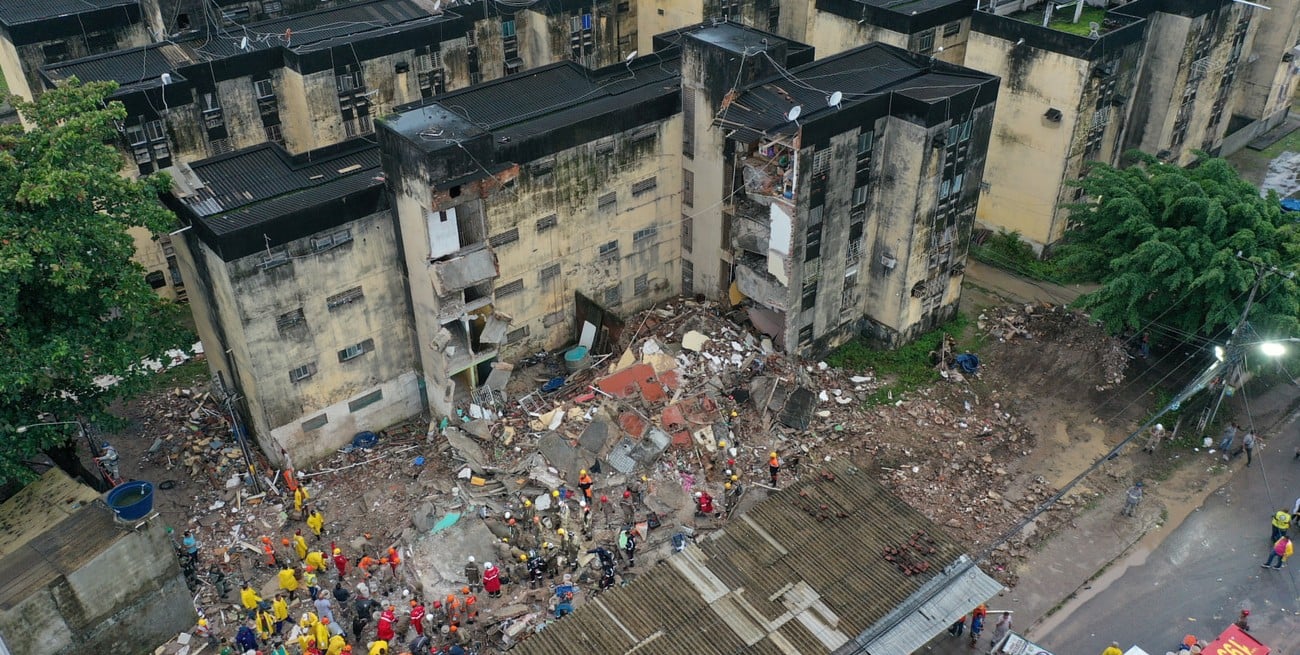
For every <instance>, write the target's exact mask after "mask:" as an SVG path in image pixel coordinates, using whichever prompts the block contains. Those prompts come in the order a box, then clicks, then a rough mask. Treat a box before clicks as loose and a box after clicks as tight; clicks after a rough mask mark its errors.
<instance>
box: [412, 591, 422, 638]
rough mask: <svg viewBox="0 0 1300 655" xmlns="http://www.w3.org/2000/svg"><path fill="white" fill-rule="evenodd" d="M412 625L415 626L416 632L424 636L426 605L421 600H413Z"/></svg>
mask: <svg viewBox="0 0 1300 655" xmlns="http://www.w3.org/2000/svg"><path fill="white" fill-rule="evenodd" d="M411 627H412V628H415V634H417V635H420V636H421V637H423V636H424V605H421V604H420V601H418V600H413V601H411Z"/></svg>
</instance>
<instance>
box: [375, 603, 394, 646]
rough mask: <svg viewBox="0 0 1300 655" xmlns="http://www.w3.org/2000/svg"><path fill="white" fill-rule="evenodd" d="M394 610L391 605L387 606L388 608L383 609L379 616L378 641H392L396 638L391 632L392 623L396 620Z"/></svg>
mask: <svg viewBox="0 0 1300 655" xmlns="http://www.w3.org/2000/svg"><path fill="white" fill-rule="evenodd" d="M396 610H397V608H395V607H393V606H392V605H389V606H388V607H386V608H384V611H383V613H382V614H380V615H379V640H380V641H392V640H393V637H395V636H397V635H396V634H395V633H394V632H393V621H395V620H397V614H396Z"/></svg>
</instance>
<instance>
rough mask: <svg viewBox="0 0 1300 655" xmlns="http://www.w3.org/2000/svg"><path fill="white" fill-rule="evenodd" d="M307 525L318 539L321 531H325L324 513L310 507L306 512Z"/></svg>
mask: <svg viewBox="0 0 1300 655" xmlns="http://www.w3.org/2000/svg"><path fill="white" fill-rule="evenodd" d="M307 527H308V528H311V532H312V534H314V535H316V539H317V540H319V539H320V535H321V533H322V532H324V531H325V515H324V514H321V513H320V510H318V509H312V510H311V511H310V512H308V513H307Z"/></svg>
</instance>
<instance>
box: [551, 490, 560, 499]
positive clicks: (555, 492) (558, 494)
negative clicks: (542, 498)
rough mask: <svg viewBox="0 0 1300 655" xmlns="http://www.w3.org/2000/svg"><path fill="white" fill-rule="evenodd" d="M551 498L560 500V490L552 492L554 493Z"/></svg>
mask: <svg viewBox="0 0 1300 655" xmlns="http://www.w3.org/2000/svg"><path fill="white" fill-rule="evenodd" d="M551 497H552V498H559V497H560V490H559V489H554V490H552V491H551Z"/></svg>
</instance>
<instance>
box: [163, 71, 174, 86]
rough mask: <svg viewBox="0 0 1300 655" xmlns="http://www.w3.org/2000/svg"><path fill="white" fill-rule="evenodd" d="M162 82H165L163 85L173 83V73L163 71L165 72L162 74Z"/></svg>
mask: <svg viewBox="0 0 1300 655" xmlns="http://www.w3.org/2000/svg"><path fill="white" fill-rule="evenodd" d="M162 83H163V86H167V85H168V84H171V83H172V74H171V73H163V74H162Z"/></svg>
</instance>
